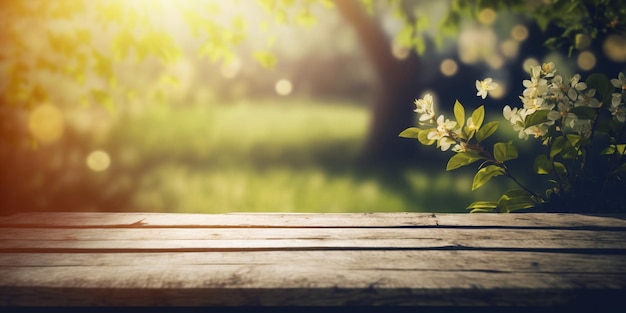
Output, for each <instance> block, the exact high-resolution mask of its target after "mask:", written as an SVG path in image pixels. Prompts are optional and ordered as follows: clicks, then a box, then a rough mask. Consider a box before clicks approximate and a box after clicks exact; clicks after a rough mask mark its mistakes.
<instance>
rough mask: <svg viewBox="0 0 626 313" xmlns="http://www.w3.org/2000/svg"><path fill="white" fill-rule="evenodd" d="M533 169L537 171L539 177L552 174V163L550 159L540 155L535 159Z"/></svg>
mask: <svg viewBox="0 0 626 313" xmlns="http://www.w3.org/2000/svg"><path fill="white" fill-rule="evenodd" d="M533 168H534V169H535V173H537V174H539V175H546V174H550V173H551V172H552V162H551V161H550V159H548V156H546V155H545V154H540V155H538V156H537V157H536V158H535V163H534V164H533Z"/></svg>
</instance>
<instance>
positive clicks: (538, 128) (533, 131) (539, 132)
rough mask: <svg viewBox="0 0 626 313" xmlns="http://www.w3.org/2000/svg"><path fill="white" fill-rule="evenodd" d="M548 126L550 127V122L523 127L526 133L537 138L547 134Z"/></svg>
mask: <svg viewBox="0 0 626 313" xmlns="http://www.w3.org/2000/svg"><path fill="white" fill-rule="evenodd" d="M549 128H550V124H547V123H542V124H539V125H533V126H530V127H528V128H526V129H524V133H525V134H527V135H532V136H534V137H535V138H539V137H543V136H544V135H545V134H547V133H548V129H549Z"/></svg>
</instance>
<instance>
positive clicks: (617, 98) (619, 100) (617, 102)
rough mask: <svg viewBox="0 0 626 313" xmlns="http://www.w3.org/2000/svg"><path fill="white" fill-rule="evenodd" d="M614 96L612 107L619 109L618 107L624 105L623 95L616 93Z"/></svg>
mask: <svg viewBox="0 0 626 313" xmlns="http://www.w3.org/2000/svg"><path fill="white" fill-rule="evenodd" d="M612 96H613V97H612V98H611V107H617V106H618V105H620V104H621V103H622V94H621V93H614V94H613V95H612Z"/></svg>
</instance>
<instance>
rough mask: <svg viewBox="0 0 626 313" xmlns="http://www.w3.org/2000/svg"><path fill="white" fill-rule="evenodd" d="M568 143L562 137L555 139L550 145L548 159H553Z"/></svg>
mask: <svg viewBox="0 0 626 313" xmlns="http://www.w3.org/2000/svg"><path fill="white" fill-rule="evenodd" d="M568 144H569V143H568V141H567V139H566V138H565V137H564V136H559V137H556V138H555V139H554V140H553V141H552V145H550V159H554V157H555V156H557V155H558V154H559V153H561V151H563V149H565V147H566V146H567V145H568Z"/></svg>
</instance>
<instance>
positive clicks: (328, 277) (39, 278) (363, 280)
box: [0, 265, 626, 305]
mask: <svg viewBox="0 0 626 313" xmlns="http://www.w3.org/2000/svg"><path fill="white" fill-rule="evenodd" d="M0 281H1V282H2V283H3V286H10V287H6V288H5V287H3V288H1V289H0V290H1V291H2V293H1V295H0V304H7V303H14V302H15V301H17V300H19V299H20V295H21V294H23V293H26V292H28V290H30V287H32V286H36V287H38V288H39V289H38V288H35V290H39V292H40V293H41V292H42V291H41V290H42V288H47V289H48V290H50V289H65V288H68V289H73V290H75V292H77V293H78V295H80V291H77V290H76V288H80V289H81V290H85V289H86V290H89V289H102V290H105V291H111V290H118V291H120V290H143V291H144V292H145V291H154V290H176V292H177V293H179V297H180V295H185V291H187V290H191V291H197V290H203V291H204V292H202V293H198V292H196V293H194V294H195V295H196V296H198V298H194V299H191V298H190V299H185V300H188V301H185V303H193V302H194V301H195V302H198V303H201V304H204V302H208V301H207V300H206V296H207V295H208V294H210V293H211V292H212V291H214V290H220V291H221V293H222V295H224V297H221V298H220V299H211V300H210V303H211V304H224V305H227V304H239V305H241V302H238V303H231V302H230V301H232V298H231V296H234V295H236V294H242V293H243V294H245V295H246V297H245V298H247V300H244V301H247V303H251V302H250V301H252V303H259V304H263V305H285V304H288V303H289V301H291V303H298V304H300V305H317V304H326V305H345V304H346V303H351V302H353V301H358V302H357V303H364V304H368V302H369V303H371V302H377V301H394V304H407V303H408V304H413V305H434V304H435V303H433V302H432V301H433V300H429V299H437V300H438V301H437V302H438V303H439V304H442V302H441V300H443V299H447V301H446V303H445V304H446V305H450V298H449V297H450V296H455V297H454V298H452V299H454V300H453V301H455V304H458V305H470V304H471V305H478V304H482V305H492V304H494V303H493V302H500V301H502V302H503V303H507V304H508V305H520V304H526V305H528V304H529V303H532V304H535V305H536V304H537V303H542V302H544V303H545V302H549V303H551V304H554V303H555V302H559V301H568V300H571V298H572V297H575V296H580V295H581V292H580V291H581V290H582V291H585V292H586V293H587V294H586V295H588V293H592V292H593V291H594V290H595V291H597V293H598V294H611V293H613V294H615V293H621V294H623V290H624V288H625V287H626V283H625V282H626V275H624V274H622V275H611V276H608V277H607V276H606V275H598V274H593V273H592V274H588V273H574V274H558V275H555V274H546V273H523V274H520V273H507V272H463V271H406V270H400V271H394V270H388V271H380V270H355V271H344V272H337V271H336V270H334V269H326V268H320V267H314V268H311V267H301V266H293V267H291V268H289V269H285V268H284V266H275V265H267V266H266V265H260V266H259V265H255V266H230V265H223V266H211V265H194V266H185V267H180V266H179V267H175V266H161V265H154V266H97V267H67V268H65V267H43V268H32V267H13V268H10V269H5V268H2V269H0ZM259 290H265V291H266V293H265V294H263V293H258V292H257V291H259ZM304 291H308V294H309V297H307V298H301V299H297V302H293V301H294V300H295V299H296V298H295V295H301V294H303V293H304ZM320 291H322V294H324V293H325V294H329V293H330V294H331V295H332V296H331V297H328V298H319V296H320V295H319V294H318V293H319V292H320ZM344 291H348V292H344ZM543 291H546V293H542V292H543ZM355 292H358V293H359V294H360V296H358V297H355V296H354V295H352V294H351V293H355ZM127 293H128V292H127ZM44 294H45V293H44ZM546 294H547V295H548V297H549V298H547V299H546V298H543V297H545V296H546ZM31 295H32V294H31ZM78 295H73V296H78ZM311 295H313V296H311ZM512 295H513V297H512ZM583 295H585V293H583ZM73 296H72V295H70V296H64V297H60V298H57V299H50V298H49V299H48V300H49V301H50V302H71V301H72V300H71V298H72V297H73ZM227 296H228V297H227ZM237 298H240V299H239V300H238V301H241V300H242V299H241V295H239V297H236V296H235V299H237ZM564 298H565V299H564ZM568 298H569V299H568ZM16 299H17V300H16ZM179 299H180V298H179ZM183 299H184V297H183ZM329 299H332V301H330V300H329ZM503 299H506V300H503ZM107 301H110V299H101V303H105V304H110V303H109V302H107ZM155 301H156V302H155ZM167 301H168V299H165V298H158V299H154V298H140V297H137V296H134V295H128V298H125V299H124V305H155V304H161V303H163V302H167ZM429 301H430V302H429ZM244 303H246V302H244ZM55 304H59V303H55ZM192 305H193V304H192Z"/></svg>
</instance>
